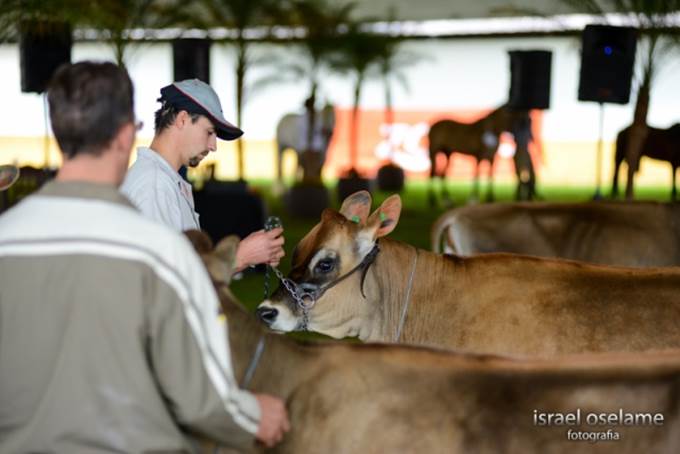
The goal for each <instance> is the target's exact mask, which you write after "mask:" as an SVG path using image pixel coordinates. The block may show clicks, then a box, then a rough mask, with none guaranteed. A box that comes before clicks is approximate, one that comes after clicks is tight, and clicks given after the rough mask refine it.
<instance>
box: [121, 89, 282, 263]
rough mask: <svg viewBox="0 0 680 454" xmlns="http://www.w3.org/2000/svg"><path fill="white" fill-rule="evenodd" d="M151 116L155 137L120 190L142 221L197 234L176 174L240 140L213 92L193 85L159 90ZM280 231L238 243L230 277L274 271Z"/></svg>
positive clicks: (187, 193) (190, 202) (188, 197)
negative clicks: (263, 268)
mask: <svg viewBox="0 0 680 454" xmlns="http://www.w3.org/2000/svg"><path fill="white" fill-rule="evenodd" d="M158 101H159V102H160V103H161V107H160V109H158V110H157V111H156V114H155V125H154V126H155V131H156V134H155V136H154V138H153V140H152V142H151V145H150V146H149V147H148V148H147V147H140V148H139V149H138V150H137V161H135V163H134V165H133V166H132V167H131V168H130V170H129V171H128V174H127V177H126V178H125V181H124V182H123V185H122V186H121V192H123V194H125V195H126V196H127V197H128V198H129V199H130V200H131V201H132V203H134V204H135V205H136V206H137V208H139V209H140V210H141V211H142V213H144V214H145V215H146V216H148V217H150V218H153V219H155V220H157V221H159V222H162V223H163V224H166V225H168V226H170V227H173V228H174V229H176V230H180V231H182V230H190V229H200V223H199V218H198V213H196V211H195V210H194V198H193V194H192V190H191V185H190V184H189V183H187V182H186V181H184V179H183V178H182V177H181V176H180V175H179V173H178V171H179V169H180V167H182V166H191V167H195V166H197V165H198V164H199V163H200V162H201V160H202V159H203V158H205V157H206V156H207V155H208V153H210V152H211V151H215V150H216V149H217V141H216V138H218V137H219V138H220V139H222V140H234V139H238V138H239V137H241V135H243V131H241V130H240V129H239V128H237V127H236V126H234V125H232V124H231V123H229V122H228V121H227V120H226V119H225V118H224V115H223V113H222V106H221V104H220V100H219V98H218V97H217V94H216V93H215V91H214V90H213V89H212V88H211V87H210V86H209V85H208V84H206V83H205V82H202V81H200V80H198V79H189V80H183V81H181V82H175V83H173V84H170V85H168V86H166V87H163V88H162V89H161V97H160V98H159V99H158ZM282 234H283V229H281V228H276V229H273V230H271V231H269V232H265V231H264V230H260V231H257V232H254V233H252V234H251V235H249V236H248V237H246V238H244V239H243V240H242V241H241V243H240V244H239V248H238V251H237V253H236V271H239V270H242V269H243V268H245V267H247V266H249V265H256V264H259V263H269V264H271V265H278V263H279V261H280V260H281V258H282V257H283V255H284V252H283V242H284V239H283V235H282Z"/></svg>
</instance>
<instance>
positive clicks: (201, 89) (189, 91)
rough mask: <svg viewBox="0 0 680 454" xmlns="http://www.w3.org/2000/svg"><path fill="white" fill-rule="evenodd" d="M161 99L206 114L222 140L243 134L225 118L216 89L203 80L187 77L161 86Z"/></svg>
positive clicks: (190, 111)
mask: <svg viewBox="0 0 680 454" xmlns="http://www.w3.org/2000/svg"><path fill="white" fill-rule="evenodd" d="M160 101H161V102H167V103H170V104H172V105H173V106H175V107H176V108H178V109H181V110H186V111H187V112H189V113H197V114H201V115H205V116H206V117H208V118H209V119H210V120H211V121H212V122H213V124H214V125H215V128H216V129H217V137H219V138H220V139H222V140H234V139H238V138H239V137H241V136H242V135H243V131H241V130H240V129H239V128H238V127H236V126H234V125H233V124H231V123H229V122H228V121H227V120H226V119H225V118H224V114H223V113H222V104H220V98H218V97H217V93H215V90H213V89H212V87H211V86H210V85H208V84H206V83H205V82H203V81H201V80H198V79H187V80H182V81H180V82H174V83H172V84H170V85H168V86H165V87H163V88H161V98H160Z"/></svg>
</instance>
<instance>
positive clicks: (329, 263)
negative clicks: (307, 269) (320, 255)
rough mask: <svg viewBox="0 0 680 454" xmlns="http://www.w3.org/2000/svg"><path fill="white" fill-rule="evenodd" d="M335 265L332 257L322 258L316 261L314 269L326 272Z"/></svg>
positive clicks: (331, 269)
mask: <svg viewBox="0 0 680 454" xmlns="http://www.w3.org/2000/svg"><path fill="white" fill-rule="evenodd" d="M334 267H335V261H334V260H333V259H322V260H319V261H318V262H317V263H316V266H315V267H314V269H315V270H316V271H318V272H319V273H322V274H326V273H330V272H331V271H333V268H334Z"/></svg>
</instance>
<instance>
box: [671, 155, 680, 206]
mask: <svg viewBox="0 0 680 454" xmlns="http://www.w3.org/2000/svg"><path fill="white" fill-rule="evenodd" d="M671 168H672V169H673V177H672V178H671V181H672V182H673V186H672V189H671V202H675V197H676V195H677V193H676V190H675V171H676V170H677V169H678V166H677V165H676V164H675V163H671Z"/></svg>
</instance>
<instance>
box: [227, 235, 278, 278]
mask: <svg viewBox="0 0 680 454" xmlns="http://www.w3.org/2000/svg"><path fill="white" fill-rule="evenodd" d="M283 242H284V240H283V229H282V228H281V227H278V228H275V229H273V230H270V231H269V232H265V231H264V230H258V231H257V232H253V233H251V234H250V235H248V236H247V237H245V238H244V239H242V240H241V242H240V243H239V245H238V250H237V251H236V271H241V270H242V269H244V268H245V267H247V266H250V265H257V264H260V263H267V264H269V265H272V266H277V265H278V264H279V261H280V260H281V258H282V257H283V256H284V255H285V252H284V251H283Z"/></svg>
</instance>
